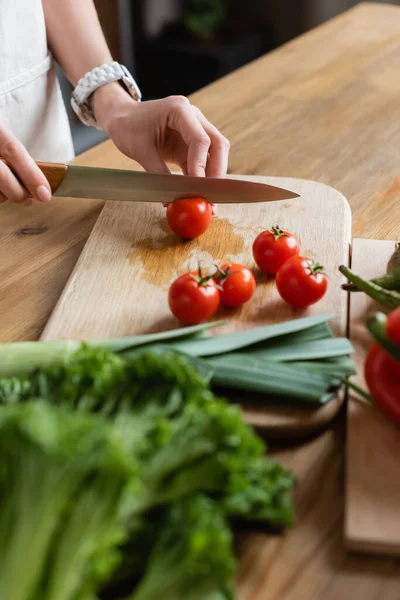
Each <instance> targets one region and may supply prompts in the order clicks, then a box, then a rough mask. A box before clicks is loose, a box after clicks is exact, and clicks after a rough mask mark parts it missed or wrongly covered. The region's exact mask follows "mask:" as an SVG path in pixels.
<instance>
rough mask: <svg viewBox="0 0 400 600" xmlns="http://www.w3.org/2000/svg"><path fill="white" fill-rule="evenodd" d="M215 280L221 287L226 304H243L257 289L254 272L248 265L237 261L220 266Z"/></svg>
mask: <svg viewBox="0 0 400 600" xmlns="http://www.w3.org/2000/svg"><path fill="white" fill-rule="evenodd" d="M214 280H215V281H216V282H217V283H218V285H219V286H220V288H221V289H220V297H221V302H222V304H225V306H241V305H242V304H244V303H245V302H247V301H248V300H250V298H251V297H252V295H253V294H254V290H255V289H256V281H255V279H254V275H253V273H252V272H251V271H250V270H249V269H248V268H247V267H244V266H243V265H238V264H235V263H228V264H225V265H222V267H219V269H218V273H217V274H216V275H214Z"/></svg>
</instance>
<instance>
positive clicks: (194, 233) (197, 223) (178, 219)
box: [167, 198, 213, 240]
mask: <svg viewBox="0 0 400 600" xmlns="http://www.w3.org/2000/svg"><path fill="white" fill-rule="evenodd" d="M212 215H213V208H212V205H211V204H210V203H209V202H207V200H204V198H185V199H182V200H176V201H175V202H171V203H170V204H168V207H167V223H168V225H169V227H170V228H171V229H172V231H173V232H174V233H176V235H179V236H180V237H183V238H185V239H188V240H192V239H194V238H197V237H199V236H200V235H202V234H203V233H204V232H205V231H207V229H208V227H209V225H210V223H211V219H212Z"/></svg>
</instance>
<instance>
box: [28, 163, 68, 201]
mask: <svg viewBox="0 0 400 600" xmlns="http://www.w3.org/2000/svg"><path fill="white" fill-rule="evenodd" d="M36 164H37V166H38V167H39V169H40V170H41V171H42V173H43V175H44V176H45V177H46V179H47V181H48V182H49V184H50V187H51V191H52V192H53V194H54V192H56V191H57V190H58V188H59V187H60V185H61V182H62V180H63V179H64V177H65V176H66V174H67V171H68V165H64V164H62V163H49V162H37V163H36Z"/></svg>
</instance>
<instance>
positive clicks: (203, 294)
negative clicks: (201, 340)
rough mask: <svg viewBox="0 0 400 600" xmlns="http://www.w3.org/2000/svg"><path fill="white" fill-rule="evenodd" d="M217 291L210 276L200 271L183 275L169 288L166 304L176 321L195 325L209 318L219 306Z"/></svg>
mask: <svg viewBox="0 0 400 600" xmlns="http://www.w3.org/2000/svg"><path fill="white" fill-rule="evenodd" d="M219 300H220V298H219V290H218V287H217V284H216V283H215V281H214V279H212V277H211V276H204V275H203V274H202V273H201V271H200V272H199V271H194V272H193V273H185V275H181V276H180V277H178V279H175V281H174V282H173V284H172V285H171V287H170V288H169V294H168V304H169V307H170V309H171V312H172V314H173V315H175V317H176V318H177V319H179V320H180V321H183V322H184V323H189V324H190V325H197V324H198V323H202V322H203V321H206V320H207V319H208V318H210V317H211V316H212V315H213V314H214V313H215V311H216V310H217V308H218V305H219Z"/></svg>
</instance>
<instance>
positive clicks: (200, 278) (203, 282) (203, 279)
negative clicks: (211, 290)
mask: <svg viewBox="0 0 400 600" xmlns="http://www.w3.org/2000/svg"><path fill="white" fill-rule="evenodd" d="M197 273H198V275H194V274H193V273H190V277H191V279H193V281H195V282H196V283H197V284H198V285H199V286H203V287H207V284H208V282H209V281H210V279H212V278H213V276H212V275H203V271H202V270H201V265H200V263H199V266H198V267H197Z"/></svg>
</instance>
